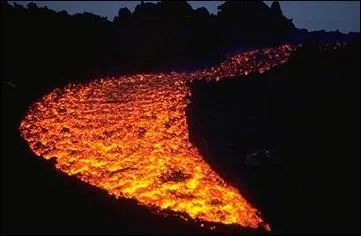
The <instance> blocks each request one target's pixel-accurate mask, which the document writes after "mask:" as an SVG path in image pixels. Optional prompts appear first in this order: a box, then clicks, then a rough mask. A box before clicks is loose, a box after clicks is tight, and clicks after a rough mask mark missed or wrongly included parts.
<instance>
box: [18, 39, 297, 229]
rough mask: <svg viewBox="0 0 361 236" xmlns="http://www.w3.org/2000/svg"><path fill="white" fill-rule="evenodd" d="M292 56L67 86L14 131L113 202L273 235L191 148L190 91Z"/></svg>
mask: <svg viewBox="0 0 361 236" xmlns="http://www.w3.org/2000/svg"><path fill="white" fill-rule="evenodd" d="M294 49H295V47H293V46H291V45H281V46H279V47H275V48H268V49H259V50H253V51H249V52H245V53H243V54H240V55H236V56H232V57H230V58H228V59H227V60H225V61H224V62H223V63H221V64H220V65H218V66H214V67H211V68H209V69H205V70H200V71H195V72H192V73H177V72H172V73H168V74H165V73H158V74H137V75H129V76H121V77H117V78H100V79H96V80H94V81H92V82H89V83H86V84H70V85H68V86H67V87H65V88H63V89H56V90H54V91H53V92H51V93H49V94H47V95H45V96H44V97H42V98H41V99H40V100H39V101H38V102H36V103H35V104H33V105H32V107H30V109H29V110H28V112H27V114H26V116H25V118H24V119H23V121H22V122H21V124H20V127H19V129H20V132H21V135H22V137H23V138H24V139H25V140H26V141H27V142H28V144H29V146H30V148H31V149H32V151H33V152H34V153H35V154H37V155H38V156H42V157H43V158H46V159H49V158H52V157H56V164H55V163H54V164H55V165H56V168H57V169H59V170H60V171H62V172H65V173H67V174H68V175H74V176H76V177H77V178H79V179H81V180H82V181H84V182H87V183H89V184H91V185H94V186H96V187H99V188H102V189H105V190H106V191H107V192H108V193H109V194H110V195H113V196H115V197H116V198H133V199H136V200H137V201H138V202H139V203H140V204H141V205H145V206H148V207H150V208H151V209H154V208H156V209H158V211H159V212H162V211H168V210H169V211H171V212H173V213H174V214H177V215H187V216H188V217H189V218H192V219H194V220H197V221H198V220H200V221H207V222H214V223H221V224H232V225H238V226H240V227H249V228H253V229H256V228H259V227H261V228H264V229H266V230H270V228H269V226H268V225H267V224H266V223H265V222H264V220H263V219H262V218H261V217H260V215H259V213H258V211H257V210H256V209H255V208H254V207H253V206H251V205H250V204H249V203H248V202H247V201H246V199H244V198H243V197H242V195H241V194H240V193H239V191H238V190H237V189H236V188H234V187H232V186H229V185H228V184H227V183H226V182H225V181H224V180H223V179H222V178H221V177H220V176H219V175H218V174H217V173H216V172H215V171H213V170H212V169H211V167H210V166H209V165H208V164H207V163H206V162H205V161H204V159H203V157H202V156H201V155H200V153H199V151H198V149H197V147H195V146H194V145H193V144H192V143H191V142H190V140H189V133H188V125H187V120H186V107H187V104H188V103H189V95H190V89H189V87H188V85H189V83H191V82H192V81H194V80H199V79H202V78H206V79H207V80H212V81H218V80H220V79H224V78H236V77H238V78H239V77H241V78H243V77H242V76H244V75H247V74H249V73H251V72H253V73H257V72H258V71H262V73H263V72H265V71H267V70H268V69H270V68H272V67H273V66H276V65H278V64H282V63H285V62H287V58H288V57H289V55H290V54H291V53H292V51H293V50H294ZM257 55H262V57H261V58H262V61H258V60H257V59H258V58H260V56H257ZM276 55H277V56H276ZM45 130H47V132H45ZM212 229H214V228H212Z"/></svg>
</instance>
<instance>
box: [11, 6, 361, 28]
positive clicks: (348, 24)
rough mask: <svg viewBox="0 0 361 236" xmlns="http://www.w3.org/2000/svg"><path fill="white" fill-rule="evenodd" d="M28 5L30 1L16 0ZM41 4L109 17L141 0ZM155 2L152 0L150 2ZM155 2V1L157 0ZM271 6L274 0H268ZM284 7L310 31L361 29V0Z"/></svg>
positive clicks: (213, 11) (212, 11)
mask: <svg viewBox="0 0 361 236" xmlns="http://www.w3.org/2000/svg"><path fill="white" fill-rule="evenodd" d="M15 2H17V3H20V4H24V5H26V4H28V3H29V1H22V2H19V1H15ZM34 2H36V3H37V4H38V5H39V6H47V7H49V8H51V9H54V10H56V11H60V10H66V11H68V13H70V14H75V13H82V12H84V11H87V12H91V13H94V14H97V15H101V16H106V17H108V19H109V20H113V17H114V16H115V15H116V14H117V12H118V10H119V8H120V7H128V8H129V9H130V10H131V11H133V10H134V7H135V6H136V5H137V4H139V3H140V1H129V2H127V1H101V2H100V1H99V2H93V1H34ZM149 2H151V1H149ZM153 2H154V1H153ZM223 2H224V1H212V2H211V1H189V3H190V4H191V5H192V7H193V8H198V7H202V6H205V7H207V8H208V10H209V11H210V12H211V13H213V14H216V13H217V6H218V5H220V4H222V3H223ZM265 2H266V3H267V4H268V5H269V4H271V2H272V1H265ZM281 7H282V10H283V12H284V14H285V15H286V16H287V17H288V18H292V19H293V22H294V23H295V25H296V27H298V28H306V29H308V30H321V29H324V30H326V31H334V30H337V29H338V30H340V31H341V32H344V33H347V32H350V31H352V32H360V2H359V1H282V2H281Z"/></svg>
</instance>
